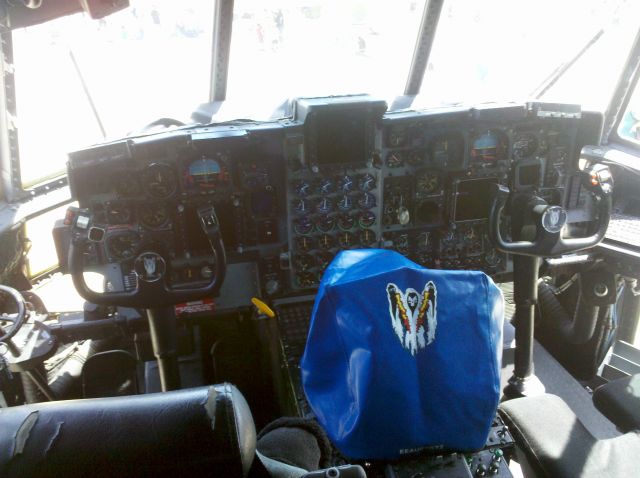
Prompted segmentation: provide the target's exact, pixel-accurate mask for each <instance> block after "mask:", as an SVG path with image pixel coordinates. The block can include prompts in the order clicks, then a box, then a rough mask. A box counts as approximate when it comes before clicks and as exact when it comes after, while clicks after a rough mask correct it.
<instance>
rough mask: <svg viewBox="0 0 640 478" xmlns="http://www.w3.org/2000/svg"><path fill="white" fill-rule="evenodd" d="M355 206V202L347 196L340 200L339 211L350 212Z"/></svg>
mask: <svg viewBox="0 0 640 478" xmlns="http://www.w3.org/2000/svg"><path fill="white" fill-rule="evenodd" d="M351 206H353V201H352V200H351V198H350V197H349V196H347V195H346V194H345V195H344V196H342V197H341V198H340V200H339V201H338V209H340V210H341V211H348V210H349V209H351Z"/></svg>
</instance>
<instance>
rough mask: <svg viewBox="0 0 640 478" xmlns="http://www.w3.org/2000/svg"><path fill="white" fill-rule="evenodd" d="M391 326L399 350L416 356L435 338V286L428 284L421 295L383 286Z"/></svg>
mask: <svg viewBox="0 0 640 478" xmlns="http://www.w3.org/2000/svg"><path fill="white" fill-rule="evenodd" d="M387 298H388V299H389V314H390V315H391V326H392V327H393V331H394V332H395V333H396V335H397V336H398V339H399V340H400V343H401V344H402V346H403V347H404V348H405V349H407V350H408V351H409V352H410V353H411V355H416V354H417V353H418V351H419V350H420V349H423V348H425V347H426V346H427V345H429V344H430V343H431V342H433V340H434V339H435V338H436V325H437V320H436V299H437V290H436V285H435V284H434V283H433V282H432V281H429V282H427V283H426V284H425V286H424V289H423V290H422V292H418V291H417V290H415V289H413V288H411V287H409V288H408V289H406V290H405V291H404V292H402V291H401V290H400V288H399V287H398V286H397V285H395V284H393V283H389V284H387Z"/></svg>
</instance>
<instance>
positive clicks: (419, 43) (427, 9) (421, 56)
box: [404, 0, 444, 95]
mask: <svg viewBox="0 0 640 478" xmlns="http://www.w3.org/2000/svg"><path fill="white" fill-rule="evenodd" d="M443 4H444V0H427V3H426V4H425V6H424V11H423V12H422V21H421V23H420V29H419V30H418V38H417V40H416V46H415V48H414V50H413V58H412V60H411V67H410V68H409V75H408V76H407V84H406V86H405V88H404V94H405V95H417V94H418V93H420V87H421V86H422V80H423V78H424V72H425V71H426V69H427V65H428V63H429V56H430V55H431V47H432V46H433V40H434V39H435V36H436V29H437V26H438V22H439V21H440V12H441V11H442V5H443Z"/></svg>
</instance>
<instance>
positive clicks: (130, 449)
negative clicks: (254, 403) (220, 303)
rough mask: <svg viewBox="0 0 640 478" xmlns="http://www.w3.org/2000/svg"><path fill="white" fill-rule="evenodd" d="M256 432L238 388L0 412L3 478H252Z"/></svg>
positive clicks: (50, 404)
mask: <svg viewBox="0 0 640 478" xmlns="http://www.w3.org/2000/svg"><path fill="white" fill-rule="evenodd" d="M255 444H256V431H255V427H254V424H253V419H252V416H251V412H250V411H249V407H248V405H247V402H246V401H245V399H244V397H243V396H242V394H241V393H240V392H239V391H238V389H237V388H236V387H234V386H233V385H230V384H222V385H215V386H212V387H201V388H193V389H187V390H178V391H173V392H166V393H154V394H148V395H136V396H128V397H113V398H97V399H87V400H69V401H62V402H48V403H37V404H32V405H25V406H20V407H12V408H4V409H0V476H2V477H7V478H10V477H21V478H27V477H40V476H92V477H98V476H100V477H102V476H105V477H106V476H108V477H110V478H113V477H115V476H118V477H126V476H136V477H139V476H246V474H247V473H248V471H249V469H250V467H251V463H252V461H253V457H254V454H255Z"/></svg>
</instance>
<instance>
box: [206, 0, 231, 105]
mask: <svg viewBox="0 0 640 478" xmlns="http://www.w3.org/2000/svg"><path fill="white" fill-rule="evenodd" d="M232 29H233V0H216V5H215V8H214V18H213V41H212V44H211V48H212V55H211V78H210V82H209V83H210V85H211V91H210V93H209V101H210V102H213V101H223V100H225V99H226V97H227V79H228V76H229V51H230V49H231V33H232Z"/></svg>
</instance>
